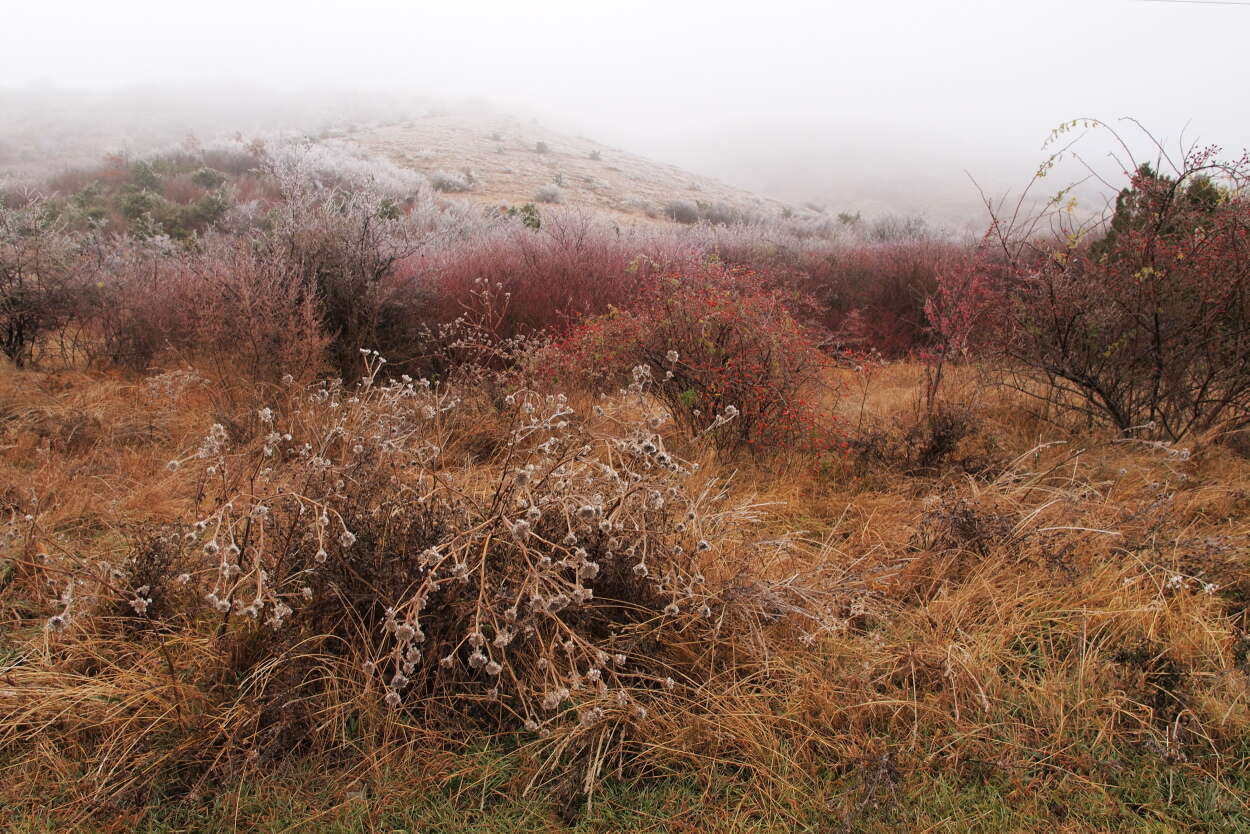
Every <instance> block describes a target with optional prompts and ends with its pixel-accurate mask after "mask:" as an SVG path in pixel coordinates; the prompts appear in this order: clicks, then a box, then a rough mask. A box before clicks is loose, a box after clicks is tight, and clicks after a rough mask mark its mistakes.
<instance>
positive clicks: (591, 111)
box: [0, 0, 1250, 222]
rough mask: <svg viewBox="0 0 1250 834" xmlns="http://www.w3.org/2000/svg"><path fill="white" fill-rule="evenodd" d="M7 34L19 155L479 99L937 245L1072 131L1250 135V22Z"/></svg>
mask: <svg viewBox="0 0 1250 834" xmlns="http://www.w3.org/2000/svg"><path fill="white" fill-rule="evenodd" d="M0 20H2V25H0V90H2V92H0V108H2V109H0V123H5V124H7V132H4V134H3V135H5V136H6V137H7V141H8V143H9V145H10V146H12V145H14V144H16V143H20V142H42V143H44V144H45V145H47V144H48V143H49V142H54V143H55V142H61V143H63V144H72V143H70V142H69V141H68V138H67V137H68V136H69V135H70V134H73V135H75V136H79V137H87V139H89V141H84V142H83V143H80V144H81V147H79V148H78V149H77V150H79V151H83V150H85V149H87V148H88V146H90V147H94V146H96V145H109V144H125V143H142V142H143V141H145V138H144V137H147V138H148V139H153V140H154V139H155V138H157V137H160V136H165V135H168V136H174V135H177V134H178V133H180V132H181V133H185V132H187V131H193V132H196V133H198V134H205V133H211V132H214V131H221V132H234V131H236V130H241V131H244V132H246V131H249V130H259V129H265V128H273V127H284V126H285V127H303V126H305V125H307V124H312V123H316V122H318V121H328V120H335V119H340V120H342V119H369V118H381V117H385V116H387V115H388V114H389V115H392V116H396V117H397V116H399V115H401V113H402V114H404V115H411V114H416V113H419V112H421V109H422V108H424V107H428V106H429V105H430V104H431V103H440V102H441V103H444V104H446V103H451V104H456V105H463V104H464V103H466V102H470V103H472V104H473V105H474V106H483V107H492V108H496V109H498V110H501V111H506V112H510V113H515V114H517V115H521V116H525V117H534V118H538V119H540V120H541V121H542V122H543V123H544V124H546V125H548V126H551V127H555V128H558V129H562V130H567V131H569V132H572V133H576V134H579V135H585V136H589V137H592V138H594V139H597V140H599V141H602V142H605V143H608V144H611V145H615V146H617V147H620V148H623V149H626V150H630V151H633V152H636V153H640V154H643V155H646V156H650V157H653V158H656V159H659V160H662V161H665V162H671V163H674V164H677V165H680V166H683V167H686V168H688V169H690V170H692V171H695V172H697V173H701V174H707V175H710V176H714V177H717V178H719V179H721V180H723V181H725V182H727V183H730V184H733V185H738V186H741V187H744V188H748V189H752V190H755V191H758V192H760V193H762V194H765V195H768V196H772V197H776V198H779V199H782V200H787V201H792V202H796V203H797V202H805V201H811V202H815V203H819V204H822V205H827V206H829V207H830V208H833V209H836V210H852V211H853V210H862V211H865V212H866V213H869V212H879V211H895V212H906V213H922V214H925V215H926V216H929V217H932V218H935V219H938V220H940V221H943V222H946V221H959V220H961V219H966V218H969V217H974V216H975V215H976V214H977V206H978V198H977V193H976V190H975V189H974V188H973V186H972V185H971V183H970V181H969V175H971V176H973V177H975V178H976V180H977V181H978V182H979V183H981V185H982V186H984V187H985V188H986V189H988V190H989V191H991V192H993V193H998V192H1001V191H1003V190H1005V189H1007V188H1010V187H1018V186H1020V185H1023V184H1024V183H1026V182H1027V180H1028V178H1029V176H1030V174H1031V173H1032V171H1033V170H1035V168H1036V167H1037V164H1038V163H1039V162H1041V161H1042V159H1044V158H1045V155H1046V152H1045V151H1043V149H1042V142H1043V140H1045V138H1046V136H1047V134H1048V133H1049V131H1050V130H1051V129H1052V128H1053V127H1055V126H1056V125H1057V124H1058V123H1060V122H1061V121H1064V120H1068V119H1073V118H1077V117H1086V116H1088V117H1097V118H1101V119H1104V120H1107V121H1114V120H1116V119H1118V118H1120V117H1125V116H1131V117H1135V118H1136V119H1138V120H1140V121H1141V122H1142V123H1143V124H1144V125H1146V126H1148V127H1149V128H1150V129H1151V130H1152V131H1153V132H1154V133H1155V134H1156V135H1157V136H1159V137H1160V138H1161V139H1164V140H1165V141H1166V142H1167V143H1168V146H1169V147H1175V146H1176V144H1177V143H1178V142H1179V141H1181V140H1182V138H1183V139H1184V140H1187V141H1196V140H1201V141H1203V142H1214V143H1218V144H1222V145H1224V146H1225V147H1227V148H1229V149H1230V150H1235V149H1240V148H1241V147H1242V146H1243V145H1245V144H1246V143H1247V142H1246V137H1247V127H1250V108H1246V107H1245V105H1244V79H1245V72H1246V69H1247V66H1246V59H1245V58H1244V57H1242V55H1241V53H1240V45H1241V43H1242V42H1243V41H1244V34H1245V32H1246V31H1247V29H1248V28H1250V5H1236V4H1216V3H1186V2H1151V1H1150V0H1083V1H1082V2H1077V1H1076V0H1061V1H1060V2H1053V1H1052V2H1038V3H1022V2H1007V0H1001V1H1000V2H989V0H960V2H942V1H941V0H878V2H856V3H849V2H848V3H839V2H830V0H825V1H824V2H808V1H807V0H774V2H770V3H760V2H749V3H748V2H737V0H717V2H705V0H695V1H689V2H680V3H679V2H672V0H668V1H667V2H658V0H630V2H617V1H616V0H599V2H593V3H590V2H586V1H585V0H575V1H574V0H531V1H530V2H521V1H519V0H509V2H484V0H459V1H458V2H437V3H433V2H420V0H412V1H411V2H380V0H361V1H360V2H354V3H343V2H334V3H331V2H325V0H303V2H288V1H287V0H280V1H275V2H264V3H261V2H256V0H251V2H240V0H219V2H214V3H185V4H176V3H170V2H168V0H162V2H152V1H151V0H115V2H110V3H100V2H94V0H93V1H92V2H83V1H82V0H79V1H78V2H68V1H67V0H45V2H39V3H20V4H19V3H11V4H8V7H7V8H6V9H5V11H4V12H3V15H2V17H0ZM1099 141H1101V140H1099ZM1106 147H1108V146H1107V145H1106V144H1105V142H1104V143H1103V144H1098V145H1094V146H1091V147H1088V148H1087V155H1086V160H1087V161H1091V164H1095V165H1098V164H1100V163H1098V162H1097V160H1099V159H1101V158H1102V154H1103V152H1104V151H1105V149H1106ZM1142 147H1143V148H1144V147H1145V146H1144V145H1143V146H1142ZM9 150H10V152H11V151H12V147H10V149H9Z"/></svg>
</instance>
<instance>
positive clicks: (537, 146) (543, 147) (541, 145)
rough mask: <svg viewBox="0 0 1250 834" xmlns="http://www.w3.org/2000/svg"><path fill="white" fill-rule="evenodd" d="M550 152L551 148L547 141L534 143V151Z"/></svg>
mask: <svg viewBox="0 0 1250 834" xmlns="http://www.w3.org/2000/svg"><path fill="white" fill-rule="evenodd" d="M550 152H551V148H550V146H548V145H547V143H546V142H535V143H534V153H550Z"/></svg>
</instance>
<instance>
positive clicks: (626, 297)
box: [401, 212, 669, 338]
mask: <svg viewBox="0 0 1250 834" xmlns="http://www.w3.org/2000/svg"><path fill="white" fill-rule="evenodd" d="M668 257H669V254H668V253H667V252H666V250H665V247H664V246H663V244H662V243H659V244H658V245H657V244H655V242H654V241H642V240H639V239H638V238H637V237H636V236H629V237H621V236H620V235H618V234H615V233H613V232H612V230H611V229H607V228H604V227H601V226H600V225H598V224H596V223H594V222H592V221H591V220H590V219H589V218H587V217H585V216H582V215H577V214H570V213H555V212H553V213H552V214H551V215H550V216H548V215H547V214H544V215H543V220H542V226H541V228H540V229H538V230H534V229H531V228H529V227H527V226H525V225H523V224H522V223H520V222H503V223H500V224H499V225H498V226H496V227H494V228H491V229H488V230H486V231H485V232H479V233H477V234H475V235H472V236H471V237H469V238H467V239H466V238H458V239H454V240H450V241H447V242H445V243H444V244H443V245H441V246H439V247H437V248H436V249H435V250H434V251H429V252H422V253H420V255H419V256H418V257H417V258H414V259H412V261H411V262H410V263H409V264H408V269H409V270H410V271H412V272H424V274H425V275H427V276H428V281H429V283H430V284H431V285H432V287H433V291H434V292H435V294H436V295H437V296H438V297H439V299H440V302H439V307H440V308H441V313H440V317H441V318H443V319H444V320H446V319H451V318H455V317H456V316H458V315H460V314H461V313H462V312H464V311H465V310H466V309H468V308H470V307H471V306H472V305H473V304H474V297H475V295H474V294H475V293H476V292H477V291H478V290H479V289H480V287H481V283H482V282H485V283H487V284H489V285H490V286H491V287H492V288H494V289H495V290H498V291H499V292H500V293H501V296H502V297H503V298H504V301H505V303H504V306H503V307H502V308H501V309H500V310H498V311H497V315H496V317H495V322H494V327H495V330H496V332H495V335H497V336H500V337H503V338H511V337H513V336H517V335H521V334H527V333H535V332H537V331H540V330H551V331H555V332H560V331H567V330H568V329H569V328H570V327H571V326H573V325H574V324H575V323H576V322H577V320H578V319H580V318H581V317H583V316H587V315H595V314H598V313H602V312H604V311H606V310H607V309H608V308H609V307H611V306H621V305H624V304H628V303H630V301H631V300H632V299H634V298H636V297H637V296H638V295H639V293H640V292H642V291H643V289H644V288H645V287H646V286H647V285H648V283H649V282H650V280H651V276H652V275H653V273H654V271H655V268H656V267H655V261H656V260H659V259H667V258H668ZM402 269H403V267H401V271H402Z"/></svg>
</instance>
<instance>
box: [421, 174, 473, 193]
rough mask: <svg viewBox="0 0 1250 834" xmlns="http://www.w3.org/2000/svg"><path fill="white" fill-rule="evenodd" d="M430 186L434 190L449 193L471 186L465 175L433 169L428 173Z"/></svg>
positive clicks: (464, 189) (467, 189)
mask: <svg viewBox="0 0 1250 834" xmlns="http://www.w3.org/2000/svg"><path fill="white" fill-rule="evenodd" d="M430 186H431V187H432V188H433V189H434V190H435V191H441V192H444V193H449V194H458V193H461V192H464V191H469V190H470V189H472V187H473V186H472V185H471V184H470V183H469V181H468V180H467V179H466V178H465V177H462V176H460V175H459V174H453V173H451V172H450V171H435V172H434V173H433V174H431V175H430Z"/></svg>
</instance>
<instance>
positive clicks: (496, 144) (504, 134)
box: [344, 115, 784, 217]
mask: <svg viewBox="0 0 1250 834" xmlns="http://www.w3.org/2000/svg"><path fill="white" fill-rule="evenodd" d="M344 138H346V139H348V140H350V141H353V142H355V143H357V144H359V145H360V146H361V148H362V149H363V150H365V151H367V152H369V153H376V154H380V155H383V156H386V157H387V158H389V159H391V160H392V161H394V162H396V163H398V164H400V165H404V166H405V167H409V168H412V169H415V170H417V171H420V172H422V173H423V174H426V175H427V176H431V177H436V176H437V175H438V174H440V173H446V174H450V175H453V176H454V177H457V178H459V179H461V180H464V181H466V184H467V185H469V189H468V190H467V191H464V192H461V193H456V194H455V195H454V196H455V197H458V198H462V199H469V200H475V201H478V202H481V203H485V204H495V205H498V204H501V203H508V204H513V203H525V202H530V201H533V200H535V199H536V197H537V195H538V193H539V191H540V190H541V189H543V188H544V187H545V186H549V185H555V186H556V187H557V188H558V191H559V199H560V202H561V203H562V204H564V205H569V206H575V207H586V208H590V209H594V210H598V211H605V212H613V213H617V214H622V215H633V216H641V217H647V216H652V217H661V216H663V215H664V212H665V209H666V207H667V206H668V205H669V204H670V203H672V202H673V201H686V202H688V203H691V204H697V203H704V204H706V205H708V206H713V207H716V209H719V210H721V211H724V210H726V209H728V210H729V211H736V212H740V213H746V214H765V215H773V214H777V213H779V212H780V211H782V209H783V208H784V205H783V204H782V203H780V202H778V201H776V200H770V199H766V198H762V197H759V196H756V195H754V194H752V193H750V192H748V191H744V190H742V189H738V188H734V187H732V186H729V185H725V184H724V183H721V182H718V181H716V180H713V179H710V178H708V177H703V176H699V175H696V174H691V173H690V172H688V171H684V170H682V169H681V168H678V167H676V166H673V165H667V164H664V163H660V162H655V161H652V160H649V159H646V158H645V157H642V156H638V155H636V154H632V153H628V152H625V151H622V150H619V149H617V148H612V147H608V146H606V145H603V144H600V143H598V142H595V141H592V140H590V139H586V138H583V137H573V136H569V135H567V134H563V133H559V132H557V131H554V130H550V129H548V128H545V127H542V126H540V125H539V124H537V123H535V122H527V121H523V120H520V119H516V118H513V117H508V116H494V115H490V116H464V115H430V116H426V117H423V118H417V119H413V120H410V121H405V122H402V123H392V124H388V125H383V126H375V127H362V128H359V129H357V130H355V131H353V132H352V133H351V134H349V135H348V136H346V137H344ZM539 143H542V145H543V146H545V152H540V151H539V150H537V148H539V147H540V145H539Z"/></svg>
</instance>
